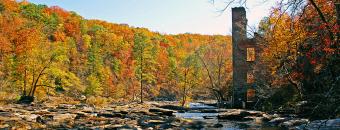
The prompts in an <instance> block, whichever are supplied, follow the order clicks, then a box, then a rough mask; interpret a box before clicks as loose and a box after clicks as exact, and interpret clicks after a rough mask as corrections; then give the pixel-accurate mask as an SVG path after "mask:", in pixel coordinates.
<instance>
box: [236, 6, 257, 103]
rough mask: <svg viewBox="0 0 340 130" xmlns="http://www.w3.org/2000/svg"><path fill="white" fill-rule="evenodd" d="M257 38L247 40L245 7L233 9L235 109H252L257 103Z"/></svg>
mask: <svg viewBox="0 0 340 130" xmlns="http://www.w3.org/2000/svg"><path fill="white" fill-rule="evenodd" d="M256 39H257V38H256V35H255V38H251V39H248V38H247V18H246V11H245V9H244V8H243V7H237V8H232V49H233V100H232V101H233V102H232V104H233V107H234V108H245V107H246V108H251V107H252V105H253V104H254V103H255V101H256V99H255V87H256V84H255V80H256V77H255V74H254V70H253V68H254V65H255V63H256V60H257V58H256V57H257V56H258V54H259V51H260V50H259V47H257V44H256V43H257V42H256Z"/></svg>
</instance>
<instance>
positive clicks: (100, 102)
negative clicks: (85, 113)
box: [86, 96, 110, 107]
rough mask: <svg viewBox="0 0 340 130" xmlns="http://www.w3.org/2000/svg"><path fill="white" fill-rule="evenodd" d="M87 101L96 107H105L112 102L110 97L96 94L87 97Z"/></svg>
mask: <svg viewBox="0 0 340 130" xmlns="http://www.w3.org/2000/svg"><path fill="white" fill-rule="evenodd" d="M86 103H87V104H89V105H93V106H96V107H105V106H108V105H109V103H110V99H108V98H105V97H99V96H97V97H95V96H91V97H89V98H87V100H86Z"/></svg>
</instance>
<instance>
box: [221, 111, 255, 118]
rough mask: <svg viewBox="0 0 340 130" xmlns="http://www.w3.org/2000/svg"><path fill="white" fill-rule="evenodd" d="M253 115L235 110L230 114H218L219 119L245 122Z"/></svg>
mask: <svg viewBox="0 0 340 130" xmlns="http://www.w3.org/2000/svg"><path fill="white" fill-rule="evenodd" d="M250 115H251V113H249V112H248V111H245V110H240V109H235V110H231V111H229V112H223V113H220V114H218V116H217V118H218V119H227V120H244V119H245V117H247V116H250Z"/></svg>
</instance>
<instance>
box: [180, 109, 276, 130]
mask: <svg viewBox="0 0 340 130" xmlns="http://www.w3.org/2000/svg"><path fill="white" fill-rule="evenodd" d="M189 108H190V109H192V111H188V112H184V113H175V115H176V117H179V118H184V119H188V120H192V121H197V122H204V123H206V124H218V125H220V126H219V127H216V129H218V130H238V129H265V130H280V129H282V128H278V127H271V126H268V125H266V124H263V123H256V122H255V121H253V120H250V121H231V120H219V119H217V116H218V114H219V113H202V112H200V111H195V110H197V109H217V108H216V107H213V106H208V105H205V104H202V103H190V104H189ZM222 125H223V126H222ZM202 129H210V127H207V128H206V127H204V128H202Z"/></svg>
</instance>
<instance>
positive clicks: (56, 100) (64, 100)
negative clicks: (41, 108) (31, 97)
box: [44, 95, 80, 106]
mask: <svg viewBox="0 0 340 130" xmlns="http://www.w3.org/2000/svg"><path fill="white" fill-rule="evenodd" d="M44 104H45V105H47V106H57V105H59V104H70V105H76V104H80V101H78V100H75V99H73V98H71V97H67V96H63V95H60V96H58V97H56V96H54V97H49V98H48V100H47V101H45V102H44Z"/></svg>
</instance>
